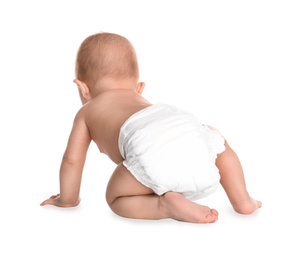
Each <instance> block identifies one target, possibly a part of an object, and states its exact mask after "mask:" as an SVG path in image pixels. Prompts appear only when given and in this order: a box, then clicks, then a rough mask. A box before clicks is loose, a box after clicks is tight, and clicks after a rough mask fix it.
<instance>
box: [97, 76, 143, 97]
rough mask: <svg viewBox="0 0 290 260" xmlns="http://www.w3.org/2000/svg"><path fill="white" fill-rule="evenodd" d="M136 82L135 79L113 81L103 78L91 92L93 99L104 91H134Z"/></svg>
mask: <svg viewBox="0 0 290 260" xmlns="http://www.w3.org/2000/svg"><path fill="white" fill-rule="evenodd" d="M137 84H138V81H137V80H136V79H131V78H129V79H113V78H104V79H101V80H99V81H98V82H97V83H96V85H95V87H94V88H93V90H92V95H93V96H94V97H95V96H97V95H99V94H101V93H102V92H104V91H109V90H119V89H120V90H135V89H136V87H137Z"/></svg>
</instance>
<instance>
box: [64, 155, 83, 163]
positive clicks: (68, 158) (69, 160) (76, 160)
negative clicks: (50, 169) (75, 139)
mask: <svg viewBox="0 0 290 260" xmlns="http://www.w3.org/2000/svg"><path fill="white" fill-rule="evenodd" d="M62 163H63V164H67V165H71V166H75V165H78V164H79V163H80V159H79V158H74V157H72V156H67V155H66V154H65V155H64V156H63V157H62Z"/></svg>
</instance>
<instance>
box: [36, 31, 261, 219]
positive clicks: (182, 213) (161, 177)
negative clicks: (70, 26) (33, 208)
mask: <svg viewBox="0 0 290 260" xmlns="http://www.w3.org/2000/svg"><path fill="white" fill-rule="evenodd" d="M138 81H139V68H138V61H137V56H136V53H135V50H134V48H133V46H132V45H131V43H130V42H129V41H128V40H127V39H126V38H124V37H122V36H120V35H117V34H111V33H98V34H95V35H92V36H90V37H88V38H86V39H85V40H84V42H83V43H82V44H81V46H80V48H79V50H78V54H77V58H76V79H75V80H74V82H75V83H76V84H77V86H78V90H79V94H80V98H81V101H82V104H83V106H82V108H81V109H80V110H79V112H78V113H77V115H76V117H75V119H74V123H73V128H72V131H71V134H70V137H69V141H68V144H67V148H66V151H65V153H64V156H63V159H62V163H61V167H60V194H58V195H55V196H52V197H50V198H49V199H47V200H45V201H44V202H42V203H41V206H44V205H48V204H50V205H54V206H58V207H74V206H77V205H78V204H79V203H80V198H79V193H80V185H81V178H82V171H83V167H84V163H85V159H86V153H87V150H88V147H89V144H90V142H91V140H93V141H94V142H95V143H96V144H97V146H98V148H99V150H100V152H102V153H105V154H106V155H108V156H109V158H110V159H111V160H112V161H113V162H114V163H116V164H117V167H116V169H115V171H114V172H113V174H112V177H111V179H110V181H109V183H108V187H107V192H106V199H107V202H108V205H109V206H110V208H111V209H112V211H113V212H115V213H116V214H118V215H120V216H123V217H128V218H140V219H163V218H173V219H176V220H180V221H187V222H194V223H214V222H216V221H217V219H218V212H217V211H216V210H215V209H210V208H209V207H206V206H202V205H199V204H197V203H195V202H193V200H196V199H199V198H202V197H204V196H207V195H208V194H210V193H212V192H214V191H215V190H216V188H217V186H218V184H219V183H221V184H222V186H223V188H224V189H225V191H226V193H227V196H228V197H229V200H230V202H231V204H232V206H233V208H234V210H235V211H236V212H238V213H241V214H251V213H253V212H254V211H255V210H256V209H258V208H260V207H261V205H262V204H261V202H259V201H256V200H254V199H252V198H251V197H250V196H249V194H248V192H247V189H246V185H245V180H244V174H243V170H242V167H241V164H240V161H239V159H238V157H237V155H236V154H235V152H234V151H233V150H232V149H231V148H230V146H229V145H228V143H227V142H226V140H225V139H224V137H223V136H222V135H221V134H220V133H219V132H218V131H217V130H216V129H214V128H213V127H211V126H206V125H202V124H200V123H199V122H198V120H197V119H196V118H195V117H194V116H193V115H192V114H190V113H187V112H184V111H182V110H180V109H178V108H176V107H174V106H171V105H166V104H153V105H152V104H151V103H150V102H148V101H147V100H146V99H145V98H143V97H142V96H141V94H142V91H143V89H144V87H145V83H144V82H138Z"/></svg>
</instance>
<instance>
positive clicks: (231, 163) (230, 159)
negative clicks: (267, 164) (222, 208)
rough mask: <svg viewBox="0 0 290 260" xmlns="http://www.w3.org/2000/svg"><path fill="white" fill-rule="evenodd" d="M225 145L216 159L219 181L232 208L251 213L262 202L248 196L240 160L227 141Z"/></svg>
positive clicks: (242, 212)
mask: <svg viewBox="0 0 290 260" xmlns="http://www.w3.org/2000/svg"><path fill="white" fill-rule="evenodd" d="M208 127H209V128H211V129H213V130H216V129H215V128H213V127H210V126H208ZM216 131H217V130H216ZM225 147H226V150H225V151H224V152H223V153H221V154H218V156H217V159H216V166H217V167H218V169H219V172H220V176H221V181H220V182H221V184H222V186H223V188H224V189H225V191H226V193H227V196H228V198H229V200H230V202H231V204H232V206H233V208H234V210H235V211H237V212H238V213H241V214H251V213H253V212H254V211H255V210H256V209H258V208H260V207H261V206H262V203H261V202H260V201H256V200H254V199H252V198H251V197H250V196H249V194H248V191H247V188H246V183H245V178H244V172H243V169H242V166H241V163H240V160H239V158H238V156H237V155H236V153H235V152H234V151H233V149H232V148H231V147H230V146H229V145H228V143H227V141H225Z"/></svg>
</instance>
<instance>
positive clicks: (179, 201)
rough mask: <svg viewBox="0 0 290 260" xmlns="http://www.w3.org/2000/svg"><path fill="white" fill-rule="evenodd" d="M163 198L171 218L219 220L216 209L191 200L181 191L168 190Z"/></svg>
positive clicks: (198, 221) (189, 220)
mask: <svg viewBox="0 0 290 260" xmlns="http://www.w3.org/2000/svg"><path fill="white" fill-rule="evenodd" d="M161 198H162V200H163V203H162V204H163V206H164V208H165V210H166V211H167V215H168V216H169V217H170V218H173V219H176V220H180V221H186V222H192V223H214V222H216V221H217V220H218V212H217V211H216V210H215V209H210V208H209V207H206V206H202V205H199V204H197V203H194V202H192V201H189V200H187V199H186V198H184V197H183V196H182V195H181V194H179V193H176V192H167V193H166V194H164V195H163V196H162V197H161Z"/></svg>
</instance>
